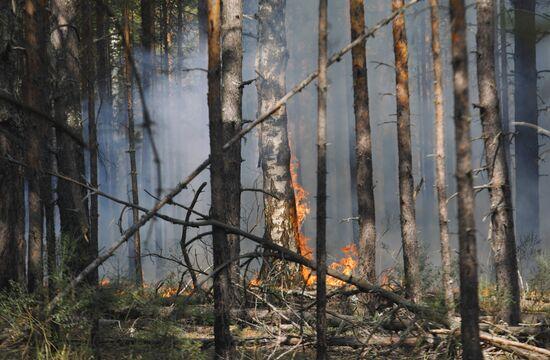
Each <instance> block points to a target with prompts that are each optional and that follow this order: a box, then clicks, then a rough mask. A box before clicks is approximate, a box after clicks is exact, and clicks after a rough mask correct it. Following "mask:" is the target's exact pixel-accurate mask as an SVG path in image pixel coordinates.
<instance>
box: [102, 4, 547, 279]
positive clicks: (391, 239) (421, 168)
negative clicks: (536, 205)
mask: <svg viewBox="0 0 550 360" xmlns="http://www.w3.org/2000/svg"><path fill="white" fill-rule="evenodd" d="M244 3H245V9H244V12H245V14H247V15H248V16H246V17H245V18H244V29H243V33H244V39H243V45H244V61H243V80H251V79H254V78H255V77H256V76H257V75H256V73H255V52H256V38H255V35H256V20H254V13H255V11H256V8H257V1H255V0H247V1H245V2H244ZM441 3H442V9H441V14H442V29H441V33H442V39H441V42H442V48H443V50H442V56H443V61H444V69H443V74H444V76H445V78H444V84H443V86H444V94H445V96H444V104H445V122H446V139H447V141H446V152H447V158H446V163H447V179H448V191H447V193H448V195H449V196H450V195H452V194H454V193H455V179H454V168H455V155H454V131H453V122H452V115H453V114H452V107H453V103H452V78H451V74H452V69H451V64H450V36H449V34H450V24H449V21H448V1H442V2H441ZM468 3H469V6H468V12H467V17H468V18H467V23H468V29H469V33H468V35H469V37H468V46H469V52H470V64H469V71H470V96H471V101H472V102H473V103H476V102H477V79H476V63H475V61H476V58H475V56H476V55H475V31H476V25H475V22H476V19H475V8H474V7H473V1H469V2H468ZM317 9H318V2H317V1H316V0H287V6H286V39H287V43H288V51H289V62H288V69H287V74H286V79H287V89H290V88H291V87H292V86H293V85H294V84H295V83H297V82H298V81H300V80H302V79H303V78H304V77H305V76H306V75H307V74H309V73H310V72H312V71H314V70H315V68H316V66H317ZM195 10H196V9H195V8H193V11H195ZM193 11H189V13H187V12H186V13H185V21H184V24H185V25H184V31H183V32H182V33H180V34H176V36H174V37H172V38H171V41H173V42H177V41H179V42H180V44H181V48H182V50H183V51H182V56H180V57H179V56H178V55H177V53H176V51H175V50H173V51H170V53H169V54H168V61H167V62H166V60H165V59H164V58H163V56H160V55H159V54H157V55H156V56H155V57H154V63H153V64H145V63H144V59H147V58H148V57H147V56H143V53H142V51H141V50H140V49H137V48H136V49H134V56H135V58H136V59H137V61H138V66H139V67H140V68H143V67H146V66H155V78H154V79H153V86H152V87H151V88H149V89H147V91H146V93H145V102H146V104H147V106H148V108H149V110H150V112H151V116H152V119H153V122H154V124H153V128H152V130H153V140H154V142H155V144H156V146H157V147H158V149H159V152H160V154H159V155H160V159H161V165H162V192H163V193H166V192H167V191H169V189H171V188H173V187H174V186H175V185H176V184H177V183H178V182H179V181H181V180H182V179H183V178H184V177H185V176H186V175H188V174H189V173H190V172H191V171H192V170H194V169H195V167H196V166H197V165H198V164H199V163H200V162H202V161H203V160H204V159H205V158H206V157H207V156H208V154H209V137H208V136H209V135H208V108H207V103H206V95H207V81H206V71H205V69H206V64H207V57H206V52H205V46H206V44H204V42H201V39H204V37H201V36H200V34H199V27H198V19H197V16H196V13H193ZM549 11H550V1H538V8H537V13H538V14H539V15H538V16H537V28H538V29H539V32H540V33H541V34H543V32H544V31H547V30H550V17H549V16H548V15H547V14H548V13H549ZM390 13H391V2H390V1H381V0H378V1H367V2H366V14H367V19H366V20H367V26H373V25H374V24H375V23H376V22H378V21H379V20H381V19H382V18H384V17H387V16H388V15H389V14H390ZM406 14H407V16H406V25H407V37H408V41H409V71H410V84H409V85H410V94H411V123H412V127H411V132H412V137H413V163H414V179H415V184H420V183H421V179H422V186H421V188H420V191H419V193H418V196H417V200H416V211H417V222H418V231H419V240H420V242H421V244H422V247H423V249H424V251H423V255H422V256H423V257H424V258H425V260H424V261H425V263H426V264H434V265H437V264H439V261H440V260H439V259H440V256H439V235H438V218H437V202H436V201H437V200H436V196H435V189H434V156H433V152H434V148H433V147H434V131H433V123H434V106H433V90H432V86H433V73H432V55H431V47H430V37H431V31H430V15H429V9H428V4H427V3H426V2H421V3H419V4H417V5H415V6H413V7H412V8H411V9H409V10H408V11H407V13H406ZM329 22H330V27H329V52H330V53H332V52H335V51H337V50H338V49H340V48H341V47H342V46H344V45H346V44H348V43H349V42H350V40H351V39H350V30H349V10H348V2H347V1H344V0H334V1H330V2H329ZM137 30H138V29H137V26H136V27H135V29H134V31H135V32H137ZM116 38H117V37H116V36H114V35H113V36H112V39H113V46H112V48H113V49H115V48H116V47H117V46H116V41H118V40H116ZM507 38H508V39H507V40H508V41H507V43H508V47H507V49H505V51H506V52H507V53H508V72H509V77H508V79H509V87H508V90H509V96H510V104H509V105H510V106H509V114H510V119H511V121H513V115H514V111H513V109H514V102H513V93H514V90H513V85H514V81H513V76H512V75H513V74H512V70H513V51H514V49H513V43H514V42H513V34H512V33H510V34H508V36H507ZM172 48H174V49H175V46H172ZM498 51H499V53H500V51H504V49H500V48H499V49H498ZM112 58H113V59H119V60H117V61H115V63H114V64H113V65H115V67H114V74H113V75H114V76H113V78H114V83H113V89H114V91H113V102H114V104H115V116H114V117H113V119H110V120H108V121H107V120H104V121H101V122H100V124H99V139H100V173H101V175H100V187H101V189H102V190H103V191H105V192H107V193H111V194H113V195H115V196H117V197H120V198H123V199H130V197H131V193H130V185H129V182H130V176H129V174H130V171H129V160H128V153H127V149H128V145H127V128H126V114H125V105H124V102H123V87H122V86H123V84H122V80H120V79H121V76H122V75H121V74H120V71H121V70H120V69H121V66H122V61H123V60H122V55H121V54H117V53H114V54H112ZM549 58H550V38H549V37H548V36H542V35H541V39H540V40H539V41H538V43H537V68H538V70H539V78H538V91H539V108H540V109H541V111H540V112H539V125H540V126H542V127H544V128H550V116H549V111H548V110H547V107H548V106H549V104H547V102H548V101H549V100H547V99H550V73H548V72H545V70H548V69H549V68H550V66H549V65H550V64H549V62H548V59H549ZM367 61H368V77H369V79H368V80H369V96H370V121H371V128H372V135H373V154H374V155H373V166H374V176H375V184H376V188H375V200H376V217H377V224H376V225H377V232H378V237H379V241H378V251H377V270H378V273H380V272H382V271H384V270H385V269H387V268H392V267H396V266H397V267H399V264H400V262H401V258H402V254H401V238H400V228H399V198H398V196H399V194H398V182H397V181H398V179H397V136H396V123H395V121H396V117H395V112H396V109H395V107H396V106H395V97H394V93H395V70H394V68H393V65H394V55H393V45H392V33H391V25H388V26H386V27H384V28H382V29H381V30H380V31H378V32H377V33H376V36H375V37H374V38H369V39H368V42H367ZM166 63H167V64H168V66H166ZM159 64H161V65H162V64H164V67H163V69H164V71H159V67H161V65H159ZM497 70H498V68H497ZM328 75H329V90H328V97H329V102H328V137H329V146H328V156H329V158H328V169H329V173H328V194H329V198H328V219H327V222H328V223H327V231H328V233H327V246H328V251H329V254H330V255H331V256H332V257H333V258H338V257H339V256H341V255H342V254H341V251H340V249H341V248H342V247H343V246H345V245H347V244H350V243H353V241H354V238H355V236H354V234H355V233H356V231H357V229H356V227H357V222H356V221H355V220H353V217H355V216H357V213H356V209H355V206H356V205H355V204H354V200H353V192H354V191H355V190H354V183H353V182H352V176H351V174H352V169H353V167H354V161H355V159H354V141H355V139H354V121H355V120H354V114H353V89H352V72H351V54H349V53H348V54H346V56H344V57H343V59H342V61H340V62H338V63H336V64H334V65H333V66H332V67H330V68H329V73H328ZM117 79H119V80H117ZM134 98H135V99H136V100H135V106H136V112H135V113H136V114H138V116H137V119H136V121H137V123H139V124H142V123H143V118H141V117H140V115H139V114H141V111H140V109H141V108H142V102H141V100H140V97H139V95H138V93H137V91H136V94H134ZM316 101H317V100H316V88H315V85H314V84H312V85H310V86H309V87H308V88H307V89H305V90H304V91H303V92H301V93H299V94H298V95H297V96H295V97H294V98H293V99H292V100H291V101H290V102H289V104H288V106H287V111H288V119H289V125H288V130H289V133H290V139H291V148H292V152H293V157H294V158H295V159H296V160H297V164H298V163H299V166H298V168H297V175H298V180H299V183H300V184H301V185H302V186H303V187H304V188H305V189H306V190H307V192H308V193H309V194H310V195H309V198H308V204H309V206H310V214H309V215H308V217H307V218H306V221H305V224H304V227H303V231H304V233H305V235H306V236H308V237H309V238H311V240H310V246H312V247H313V246H314V239H315V215H314V214H315V196H314V194H315V193H316V181H315V179H316V146H315V144H316V139H315V134H316V130H315V129H316ZM471 110H472V111H471V114H472V116H473V121H472V144H473V167H474V168H480V167H482V166H483V163H484V154H483V143H482V140H481V125H480V121H479V112H478V111H477V110H476V109H474V108H472V109H471ZM99 111H100V115H99V118H100V119H101V111H102V108H101V106H100V107H99ZM256 115H257V97H256V88H255V85H254V83H251V84H250V85H248V86H246V87H245V88H244V93H243V119H244V120H245V121H246V120H251V119H254V118H255V117H256ZM512 129H513V128H512ZM138 135H139V136H138V138H139V142H138V144H139V145H138V149H137V153H136V154H137V158H138V179H139V189H140V193H139V196H140V204H141V205H142V206H145V207H151V206H152V205H153V204H154V201H155V200H154V198H153V196H155V192H156V189H157V178H156V172H155V167H154V163H153V155H152V151H151V141H152V139H150V138H149V137H148V136H147V133H146V131H144V129H143V128H142V127H140V128H139V131H138ZM539 141H540V144H541V147H540V151H539V154H540V162H539V165H540V170H539V171H540V174H541V177H540V188H539V190H540V196H541V198H540V223H541V229H540V240H539V241H540V242H539V243H535V244H531V245H529V244H527V245H525V246H524V247H525V249H526V251H520V253H519V256H520V258H519V261H520V264H521V266H522V271H528V269H529V267H530V266H531V265H532V262H530V261H532V259H533V255H534V252H535V251H541V250H544V249H548V246H549V244H550V241H549V236H547V235H546V234H547V233H548V232H549V231H550V223H549V222H546V221H544V220H545V218H546V214H549V213H550V204H548V203H549V201H548V200H550V192H549V190H548V186H546V184H547V183H548V174H550V168H549V165H548V164H547V162H546V161H545V159H546V156H547V150H548V145H547V140H546V139H544V138H542V137H541V138H540V139H539ZM512 144H513V143H512ZM511 149H512V164H513V146H512V148H511ZM242 157H243V159H244V162H243V165H242V174H241V175H242V176H241V181H242V185H243V187H245V188H253V187H254V188H261V179H262V176H261V168H260V167H258V142H257V132H256V131H253V132H251V133H250V134H249V135H248V136H247V137H246V139H245V140H243V148H242ZM511 170H512V171H511V173H512V174H513V173H514V172H513V167H512V168H511ZM513 179H514V178H513V176H512V180H513ZM204 181H209V174H208V172H204V173H202V174H201V175H200V176H199V177H198V178H197V179H196V180H195V181H194V182H193V183H192V185H191V186H190V187H189V188H188V189H186V190H184V191H183V192H182V193H181V194H180V195H178V196H177V197H176V199H175V201H176V202H177V203H180V204H184V205H188V204H189V203H190V202H191V200H192V198H193V195H194V191H195V190H196V189H197V188H198V187H199V185H200V184H201V183H202V182H204ZM474 181H475V185H483V184H486V183H487V182H488V180H487V176H486V175H485V174H484V173H483V172H476V174H475V177H474ZM512 188H513V187H512ZM209 192H210V189H209V187H208V186H207V187H206V188H205V190H204V192H203V193H202V194H201V196H200V200H199V202H198V204H197V206H196V208H195V209H196V210H197V211H199V212H201V213H204V214H208V211H209V205H210V196H209ZM261 196H262V195H261V193H253V192H244V193H243V195H242V210H241V217H242V227H243V228H244V229H245V230H248V231H251V232H254V233H256V234H259V235H262V234H263V219H262V218H263V215H262V203H263V202H262V199H261ZM123 210H124V211H123ZM128 210H129V209H123V208H122V207H121V206H119V205H116V204H113V203H112V202H109V201H107V200H104V199H100V251H101V249H103V248H106V247H108V246H109V245H110V244H111V243H112V242H114V241H115V240H116V239H117V237H118V236H119V235H120V229H121V228H127V227H128V226H129V225H128V224H129V223H131V212H130V211H128ZM449 211H450V213H449V215H450V232H451V240H452V247H453V249H455V250H457V244H456V238H457V236H456V234H457V232H458V230H457V221H456V198H455V199H451V200H450V201H449ZM162 213H164V214H167V215H170V216H173V217H176V218H184V217H185V214H186V211H185V210H184V209H182V208H181V207H178V206H169V207H165V208H164V209H163V211H162ZM488 213H489V201H488V194H487V191H486V190H485V191H481V192H479V193H477V196H476V215H477V216H476V227H477V239H478V257H479V265H480V271H481V274H482V276H490V273H491V264H490V260H489V259H490V256H489V255H490V246H489V243H488V241H487V236H488V223H489V220H490V219H489V218H488V217H487V215H488ZM354 227H355V228H354ZM181 231H182V229H181V227H180V226H176V225H173V224H170V223H166V222H163V221H160V220H157V221H155V222H150V223H149V224H148V225H147V226H145V227H144V228H142V230H141V236H142V254H143V256H144V258H143V269H144V276H145V279H146V281H150V282H151V281H155V280H159V279H162V278H164V277H166V276H168V275H170V274H171V273H172V274H173V273H177V272H178V271H181V270H182V269H181V268H178V265H177V264H176V263H175V262H174V261H171V260H167V259H161V258H159V257H158V256H156V255H151V254H157V255H161V256H162V257H165V258H174V259H178V258H179V257H180V248H179V242H180V238H181ZM200 231H207V230H206V229H202V230H197V229H189V233H188V237H187V238H188V239H189V238H191V237H192V236H194V235H196V234H198V233H199V232H200ZM202 241H204V243H201V242H200V241H198V242H196V243H195V244H194V245H193V246H192V247H191V251H190V253H191V257H192V259H193V261H197V263H198V264H200V267H201V268H202V269H203V270H206V269H208V266H209V265H210V264H211V260H210V255H209V250H208V246H207V245H208V244H209V242H210V238H209V237H205V238H204V239H203V240H202ZM522 241H523V239H521V238H518V239H517V242H518V246H523V245H522ZM253 246H254V245H253V244H251V243H249V242H248V241H246V240H243V249H244V250H246V249H247V248H252V247H253ZM128 253H129V252H128V248H127V247H122V248H120V249H119V250H118V252H117V256H116V257H113V258H112V259H110V260H109V261H108V262H107V263H106V264H105V265H103V267H102V274H103V275H104V276H108V277H117V276H121V277H123V276H125V275H126V274H127V271H128Z"/></svg>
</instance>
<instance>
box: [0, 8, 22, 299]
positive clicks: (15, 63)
mask: <svg viewBox="0 0 550 360" xmlns="http://www.w3.org/2000/svg"><path fill="white" fill-rule="evenodd" d="M17 20H18V19H17V15H16V14H14V13H13V11H12V9H11V5H10V4H9V3H7V2H4V3H2V4H0V23H2V24H3V25H4V26H2V27H0V49H5V50H3V56H1V57H0V68H1V69H3V71H2V72H0V88H2V89H10V90H11V91H12V92H13V95H14V96H16V94H19V93H20V91H19V90H20V86H18V83H19V80H20V76H18V74H20V73H21V68H22V67H23V54H22V53H21V52H18V51H12V50H11V47H10V45H9V44H10V43H18V42H19V41H20V36H21V34H22V32H21V30H22V29H21V25H19V24H20V23H19V22H18V21H17ZM22 121H23V119H22V116H21V113H20V112H19V111H18V109H15V108H14V107H12V106H10V105H9V104H8V103H5V102H0V124H1V126H2V130H4V131H1V132H0V189H2V201H0V289H5V288H6V287H7V286H8V285H9V282H10V281H16V282H19V283H20V284H21V285H24V282H25V239H24V236H25V235H24V234H25V224H24V221H25V204H24V183H23V174H22V171H21V170H20V168H19V167H17V166H14V165H12V164H9V163H8V162H7V161H6V160H5V157H7V156H10V157H12V158H15V159H21V156H22V152H23V149H22V144H20V143H19V142H18V141H17V140H16V139H17V138H23V134H24V131H23V126H22Z"/></svg>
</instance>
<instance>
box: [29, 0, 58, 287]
mask: <svg viewBox="0 0 550 360" xmlns="http://www.w3.org/2000/svg"><path fill="white" fill-rule="evenodd" d="M46 6H47V2H46V1H45V0H26V1H25V4H24V12H23V21H24V24H25V43H26V60H27V62H26V65H27V66H26V72H25V77H24V79H23V97H24V101H25V103H26V104H28V105H30V106H32V107H34V108H36V109H40V110H41V111H44V112H47V111H48V99H49V93H48V90H47V88H48V79H47V74H48V65H47V62H46V61H47V58H48V57H47V52H46V36H47V35H46V34H47V31H48V28H47V24H48V21H47V19H48V17H47V13H46ZM47 129H48V128H47V126H45V125H44V123H43V122H42V121H41V119H37V118H35V117H31V118H30V119H29V121H28V122H27V134H28V136H29V139H28V140H27V142H26V144H27V148H26V158H27V164H28V165H29V166H30V168H29V170H28V172H27V182H28V204H27V208H28V211H29V213H28V218H29V223H28V229H29V230H28V240H27V244H28V271H27V288H28V290H29V292H34V291H36V290H38V289H40V288H41V286H42V281H43V276H44V269H43V263H42V241H43V230H44V200H46V199H47V198H48V195H47V194H46V193H45V192H46V190H47V187H46V186H44V183H45V181H49V180H50V178H49V177H43V176H42V175H40V172H39V171H40V170H39V169H42V168H44V167H45V164H46V163H47V162H46V158H47V149H46V144H47V142H46V139H47V135H46V134H47ZM50 190H51V189H50Z"/></svg>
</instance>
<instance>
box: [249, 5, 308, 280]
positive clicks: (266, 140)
mask: <svg viewBox="0 0 550 360" xmlns="http://www.w3.org/2000/svg"><path fill="white" fill-rule="evenodd" d="M285 7H286V0H275V1H267V0H260V1H259V3H258V12H257V17H258V49H257V54H256V68H257V73H258V74H259V75H258V79H257V80H256V89H257V91H258V114H262V113H264V112H265V111H266V110H267V109H269V108H271V107H272V106H273V104H274V103H275V102H276V101H277V100H278V99H280V98H281V97H282V96H283V95H284V94H285V92H286V80H285V74H286V66H287V60H288V51H287V47H286V31H285ZM287 125H288V123H287V113H286V108H284V107H283V108H281V109H279V110H278V111H277V112H275V113H274V114H273V115H272V116H271V117H270V118H269V120H267V121H265V122H264V123H262V125H261V126H260V162H261V166H262V171H263V189H264V191H265V192H267V193H270V194H273V195H275V196H276V198H275V197H273V196H264V216H265V236H266V237H267V238H269V239H271V240H272V241H273V242H275V243H277V244H279V245H282V246H285V247H287V248H289V249H292V250H296V249H298V251H300V252H301V253H303V249H300V248H299V246H298V244H297V243H296V240H295V239H296V238H297V231H298V229H297V226H296V223H297V217H296V202H295V198H294V189H293V187H292V178H291V175H290V146H289V142H288V131H287ZM265 261H266V263H265V264H264V273H265V268H266V267H268V268H269V267H271V266H273V267H274V270H273V271H274V272H275V273H279V272H281V273H283V274H284V276H281V277H278V279H277V281H278V282H280V283H282V284H284V283H286V282H288V281H289V280H291V279H292V278H293V277H295V276H296V274H297V272H296V271H295V269H296V267H295V266H290V267H289V266H288V265H284V266H283V265H282V263H281V262H279V261H275V262H273V263H271V261H272V260H271V258H269V259H266V260H265Z"/></svg>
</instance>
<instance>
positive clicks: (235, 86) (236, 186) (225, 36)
mask: <svg viewBox="0 0 550 360" xmlns="http://www.w3.org/2000/svg"><path fill="white" fill-rule="evenodd" d="M242 15H243V4H242V0H224V1H223V4H222V25H221V26H222V28H221V52H222V54H221V56H222V59H221V61H222V73H221V81H222V86H223V88H222V99H221V100H222V103H221V107H222V123H223V143H224V144H225V143H226V142H228V141H229V140H230V139H231V138H232V137H233V136H235V134H237V133H238V132H239V131H240V130H241V124H242V92H243V87H242V81H243V77H242V65H243V46H242V28H243V21H242ZM224 174H225V175H224V178H225V193H226V198H225V201H226V212H225V216H226V222H227V223H228V224H231V225H233V226H240V221H241V146H240V143H239V144H235V146H233V147H231V149H228V150H227V151H226V152H225V154H224ZM227 241H228V242H229V254H230V258H231V259H236V258H237V257H238V256H239V253H240V248H241V246H240V237H239V236H238V235H236V234H228V235H227ZM239 269H240V267H239V262H238V261H236V262H234V263H233V264H232V265H231V271H230V277H231V279H232V281H238V280H239Z"/></svg>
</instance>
